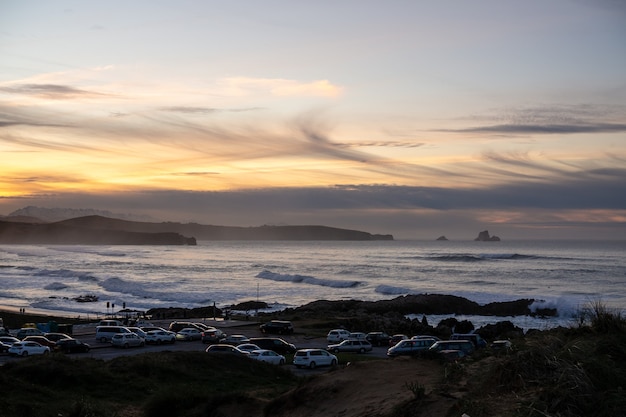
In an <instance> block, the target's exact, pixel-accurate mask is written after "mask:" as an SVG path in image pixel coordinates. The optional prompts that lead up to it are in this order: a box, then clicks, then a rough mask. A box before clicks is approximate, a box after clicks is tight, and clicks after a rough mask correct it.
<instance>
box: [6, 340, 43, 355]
mask: <svg viewBox="0 0 626 417" xmlns="http://www.w3.org/2000/svg"><path fill="white" fill-rule="evenodd" d="M48 353H50V348H49V347H48V346H42V345H40V344H39V343H37V342H17V343H13V344H12V345H11V347H10V348H9V355H11V356H28V355H47V354H48Z"/></svg>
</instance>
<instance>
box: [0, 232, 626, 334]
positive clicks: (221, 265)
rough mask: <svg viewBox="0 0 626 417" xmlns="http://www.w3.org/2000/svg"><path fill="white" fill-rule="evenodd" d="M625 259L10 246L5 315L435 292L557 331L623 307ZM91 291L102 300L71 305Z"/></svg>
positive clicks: (623, 245)
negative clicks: (497, 305) (537, 310)
mask: <svg viewBox="0 0 626 417" xmlns="http://www.w3.org/2000/svg"><path fill="white" fill-rule="evenodd" d="M625 255H626V242H623V241H620V242H614V241H613V242H600V241H594V242H577V241H532V242H531V241H502V242H474V241H465V242H453V241H444V242H441V241H391V242H388V241H379V242H284V241H281V242H198V246H53V245H39V246H8V245H2V246H0V308H2V307H4V308H12V309H17V308H26V309H27V310H31V311H32V310H44V311H47V312H62V313H64V314H71V315H85V314H105V313H108V312H110V311H112V310H108V309H107V302H108V303H110V304H115V309H116V310H119V309H121V308H122V306H123V305H125V306H126V308H130V309H138V310H147V309H149V308H153V307H199V306H207V305H213V304H214V303H215V304H216V305H217V306H218V307H226V306H229V305H231V304H234V303H238V302H241V301H249V300H259V301H265V302H267V303H269V304H270V305H271V306H272V309H274V310H277V309H283V308H285V307H294V306H299V305H302V304H306V303H308V302H310V301H314V300H319V299H327V300H340V299H360V300H381V299H391V298H395V297H397V296H400V295H404V294H419V293H437V294H453V295H459V296H463V297H466V298H468V299H471V300H473V301H476V302H478V303H481V304H484V303H489V302H493V301H508V300H515V299H519V298H533V299H536V300H539V301H538V302H537V303H536V304H537V306H539V307H556V308H557V309H558V311H559V313H560V317H559V318H557V319H552V320H551V321H550V322H549V323H543V324H539V326H542V325H543V326H546V327H548V326H551V325H553V324H555V323H557V322H558V321H559V320H560V321H566V320H572V316H574V315H576V313H577V312H579V311H580V309H581V308H583V307H584V306H586V305H589V303H591V302H596V301H602V302H603V303H604V304H605V305H607V306H608V307H611V308H615V309H618V310H623V309H625V308H626V256H625ZM85 295H93V296H96V297H97V298H98V300H99V301H98V302H94V303H79V302H76V301H74V298H76V297H79V296H85ZM485 320H486V321H494V320H493V318H485ZM531 326H537V324H535V323H529V324H525V325H524V327H531Z"/></svg>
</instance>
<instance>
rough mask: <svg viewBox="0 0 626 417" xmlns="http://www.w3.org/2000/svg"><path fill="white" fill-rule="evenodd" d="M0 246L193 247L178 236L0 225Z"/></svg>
mask: <svg viewBox="0 0 626 417" xmlns="http://www.w3.org/2000/svg"><path fill="white" fill-rule="evenodd" d="M0 243H2V244H49V245H195V244H196V240H195V239H194V238H188V237H185V236H182V235H180V234H178V233H172V232H156V233H140V232H133V231H127V230H108V229H106V228H88V227H77V226H72V225H63V224H60V223H43V224H41V223H19V222H6V221H0Z"/></svg>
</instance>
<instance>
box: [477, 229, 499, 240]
mask: <svg viewBox="0 0 626 417" xmlns="http://www.w3.org/2000/svg"><path fill="white" fill-rule="evenodd" d="M474 240H475V241H478V242H499V241H500V238H499V237H498V236H489V231H487V230H483V231H482V232H480V233H479V234H478V237H477V238H476V239H474Z"/></svg>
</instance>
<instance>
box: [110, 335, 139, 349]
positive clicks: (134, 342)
mask: <svg viewBox="0 0 626 417" xmlns="http://www.w3.org/2000/svg"><path fill="white" fill-rule="evenodd" d="M111 344H112V345H113V346H115V347H121V348H124V349H126V348H129V347H134V346H139V347H143V345H144V344H145V342H144V340H143V338H141V337H139V336H137V335H136V334H135V333H118V334H116V335H115V336H113V337H112V338H111Z"/></svg>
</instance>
